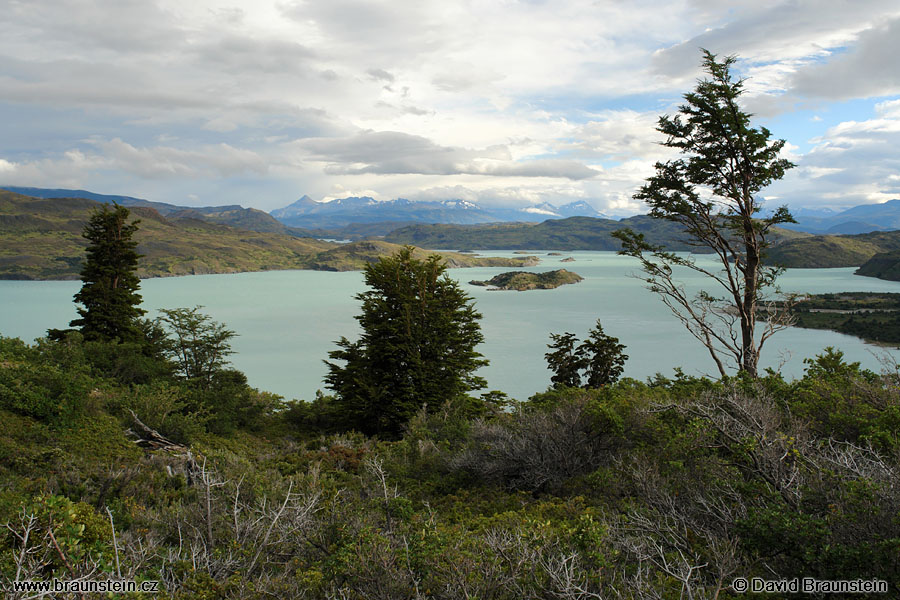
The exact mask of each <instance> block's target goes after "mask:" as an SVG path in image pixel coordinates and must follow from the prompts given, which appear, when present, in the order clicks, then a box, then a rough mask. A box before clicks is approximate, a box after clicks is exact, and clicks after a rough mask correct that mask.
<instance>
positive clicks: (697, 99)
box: [613, 50, 794, 377]
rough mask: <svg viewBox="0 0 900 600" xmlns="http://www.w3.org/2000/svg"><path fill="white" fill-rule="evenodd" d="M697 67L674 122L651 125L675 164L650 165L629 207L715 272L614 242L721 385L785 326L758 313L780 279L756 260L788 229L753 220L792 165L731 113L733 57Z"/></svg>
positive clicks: (753, 364)
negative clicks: (698, 287)
mask: <svg viewBox="0 0 900 600" xmlns="http://www.w3.org/2000/svg"><path fill="white" fill-rule="evenodd" d="M703 57H704V58H703V67H704V69H705V70H706V72H707V74H708V77H707V78H705V79H703V80H701V81H700V82H699V83H698V84H697V87H696V88H695V90H694V91H693V92H691V93H688V94H685V96H684V99H685V104H683V105H682V106H680V107H679V109H678V112H679V114H678V115H676V116H674V117H670V116H663V117H660V119H659V124H658V126H657V130H658V131H660V132H661V133H663V134H664V135H665V136H666V141H665V142H663V145H665V146H667V147H669V148H676V149H678V150H679V152H680V153H681V156H680V157H679V158H677V159H674V160H669V161H666V162H658V163H656V174H655V175H653V176H652V177H650V178H649V179H648V180H647V183H646V184H645V185H644V186H643V187H641V189H640V190H639V191H638V192H637V194H635V196H634V198H635V199H637V200H643V201H645V202H646V203H647V204H649V205H650V209H651V210H650V215H651V216H652V217H656V218H660V219H666V220H669V221H673V222H675V223H678V224H679V225H681V226H682V227H683V228H684V231H685V232H686V234H687V235H688V237H689V241H690V243H691V244H693V245H695V246H697V247H699V248H702V249H704V250H705V251H711V252H712V253H713V256H714V257H715V259H716V266H715V267H711V268H708V267H706V266H703V265H702V264H698V263H697V261H696V260H695V259H694V257H693V256H681V255H677V254H675V253H672V252H666V251H665V250H664V249H663V248H662V247H660V246H653V245H651V244H649V243H647V242H646V241H645V239H644V236H643V235H642V234H637V233H635V232H633V231H631V230H629V229H623V230H620V231H617V232H615V233H614V234H613V235H615V236H616V237H617V238H619V240H621V242H622V250H621V251H620V253H621V254H625V255H628V256H633V257H635V258H637V259H638V260H640V261H641V266H642V270H643V274H642V275H641V276H640V278H641V279H643V280H644V281H646V282H647V284H648V287H649V289H650V290H652V291H653V292H656V293H657V294H659V295H660V297H661V298H662V301H663V302H664V303H665V304H666V305H667V306H668V307H669V308H670V309H672V311H673V312H674V313H675V315H676V316H677V317H678V318H679V319H680V320H681V321H682V323H684V325H685V326H686V327H687V329H688V330H689V331H690V332H691V334H693V335H694V337H696V338H697V339H698V340H700V342H702V343H703V345H704V346H706V348H707V350H708V351H709V353H710V355H711V356H712V359H713V361H714V362H715V364H716V367H717V368H718V370H719V373H720V374H721V375H722V376H724V375H726V374H727V368H728V367H730V366H734V367H736V368H738V369H740V370H743V371H745V372H746V373H748V374H749V375H751V376H753V377H756V375H757V370H758V365H759V355H760V351H761V350H762V347H763V345H764V344H765V342H766V340H767V339H768V338H769V337H770V336H771V335H772V334H773V333H775V332H776V331H778V330H779V329H781V328H783V327H784V326H786V325H787V316H786V313H781V314H777V313H776V312H775V311H773V310H768V311H762V310H761V308H762V304H764V303H765V302H766V296H765V291H766V289H767V288H769V287H772V286H774V283H775V280H776V278H777V277H778V275H779V274H780V272H781V269H779V268H776V267H774V266H769V265H766V264H765V263H764V258H765V250H766V248H767V247H768V246H769V244H770V241H769V236H770V235H771V233H772V228H773V227H774V226H776V225H778V224H780V223H793V222H794V219H793V218H792V217H791V214H790V213H789V212H788V210H787V207H780V208H778V209H777V210H775V211H774V212H772V213H771V214H770V215H769V216H767V217H764V218H763V217H761V215H760V211H761V210H762V200H761V199H760V198H759V196H758V194H759V192H760V191H761V190H762V189H763V188H765V187H766V186H768V185H769V184H771V183H772V182H773V181H776V180H778V179H781V178H782V177H783V176H784V173H785V171H786V170H787V169H790V168H791V167H793V166H794V165H793V164H792V163H791V162H790V161H788V160H786V159H784V158H780V152H781V150H782V148H783V147H784V140H774V141H773V140H771V139H770V137H771V133H770V132H769V130H768V129H766V128H765V127H760V128H754V127H752V126H751V125H750V117H751V116H752V115H750V114H748V113H746V112H745V111H744V110H743V109H742V108H741V106H740V103H739V100H740V97H741V94H742V93H743V92H744V81H743V80H742V79H737V80H734V79H733V78H732V74H731V67H732V65H734V63H735V61H736V60H737V59H736V57H734V56H729V57H727V58H725V59H724V60H722V61H719V60H717V59H716V55H714V54H712V53H710V52H709V51H706V50H704V51H703ZM679 267H683V268H686V269H691V270H693V271H696V272H698V273H701V274H702V275H704V276H706V277H707V278H709V280H710V281H712V282H713V283H714V284H715V290H714V291H712V292H710V291H705V290H704V291H700V292H699V293H697V294H696V295H693V294H691V293H689V292H688V291H686V289H685V287H684V285H683V284H682V283H681V282H679V281H678V279H677V275H676V269H677V268H679ZM769 308H771V307H769ZM760 319H764V323H765V326H764V327H763V328H762V331H760V330H759V328H757V324H758V321H759V320H760Z"/></svg>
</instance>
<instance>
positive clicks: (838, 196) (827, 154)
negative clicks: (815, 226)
mask: <svg viewBox="0 0 900 600" xmlns="http://www.w3.org/2000/svg"><path fill="white" fill-rule="evenodd" d="M898 104H900V101H890V102H885V103H882V104H880V105H878V110H877V113H876V115H875V117H874V118H872V119H867V120H863V121H845V122H843V123H839V124H837V125H835V126H834V127H831V128H829V129H828V130H827V131H826V132H825V134H824V135H823V136H821V137H820V138H817V139H816V140H814V142H815V146H814V147H813V149H812V150H811V151H810V152H808V153H806V154H805V155H803V156H800V157H799V158H796V159H795V162H796V163H797V168H796V169H794V170H793V171H789V172H788V175H787V177H786V178H785V180H784V181H782V182H780V183H778V184H776V185H774V186H773V188H772V189H775V190H778V191H779V193H780V194H781V195H782V196H783V197H785V198H786V199H787V200H788V201H789V202H790V203H791V204H792V205H796V206H803V207H808V206H820V205H825V206H830V207H835V208H841V207H850V206H854V205H857V204H868V203H872V202H884V201H886V200H891V199H894V198H900V185H898V180H897V173H900V144H897V140H898V139H900V111H897V110H896V109H897V106H898Z"/></svg>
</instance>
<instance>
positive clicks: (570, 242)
mask: <svg viewBox="0 0 900 600" xmlns="http://www.w3.org/2000/svg"><path fill="white" fill-rule="evenodd" d="M623 227H630V228H631V229H633V230H635V231H637V232H638V233H643V234H644V235H645V236H646V237H647V240H648V241H649V242H650V243H652V244H658V245H662V246H665V247H666V248H668V249H670V250H679V251H694V252H705V251H706V249H704V248H702V247H697V246H693V245H691V244H689V243H688V238H687V236H686V235H685V234H684V232H683V230H682V229H681V228H680V227H679V226H678V225H676V224H675V223H672V222H671V221H665V220H662V219H654V218H652V217H649V216H647V215H638V216H636V217H628V218H626V219H622V220H621V221H613V220H612V219H597V218H592V217H569V218H567V219H557V220H548V221H544V222H543V223H536V224H533V223H494V224H487V225H424V224H420V225H410V226H408V227H403V228H401V229H398V230H396V231H393V232H391V233H389V234H387V235H386V236H384V239H385V240H387V241H389V242H394V243H397V244H413V245H415V246H421V247H423V248H459V249H465V250H527V249H541V250H619V248H620V247H621V244H620V242H619V240H617V239H616V238H614V237H612V235H611V233H612V232H613V231H615V230H617V229H622V228H623ZM805 235H806V234H802V233H796V232H789V231H783V230H781V231H778V235H777V236H776V241H779V240H782V239H790V238H793V237H797V236H805Z"/></svg>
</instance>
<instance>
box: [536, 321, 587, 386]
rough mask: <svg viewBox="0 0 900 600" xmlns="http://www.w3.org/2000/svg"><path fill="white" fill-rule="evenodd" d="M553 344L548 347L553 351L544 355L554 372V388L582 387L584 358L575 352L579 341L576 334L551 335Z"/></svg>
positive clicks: (552, 379)
mask: <svg viewBox="0 0 900 600" xmlns="http://www.w3.org/2000/svg"><path fill="white" fill-rule="evenodd" d="M550 339H551V340H552V342H551V343H550V344H547V347H548V348H550V349H551V350H552V352H548V353H546V354H544V358H545V359H547V366H548V367H549V368H550V370H551V371H553V376H552V377H551V378H550V381H551V382H553V386H554V387H573V388H578V387H581V371H582V369H584V367H585V364H584V357H583V356H581V355H579V354H578V353H577V352H576V350H575V343H576V342H577V341H578V340H577V338H576V337H575V334H574V333H568V332H566V333H560V334H557V333H551V334H550Z"/></svg>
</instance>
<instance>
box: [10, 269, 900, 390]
mask: <svg viewBox="0 0 900 600" xmlns="http://www.w3.org/2000/svg"><path fill="white" fill-rule="evenodd" d="M482 254H484V255H489V256H513V254H511V253H509V252H483V253H482ZM536 254H541V255H542V261H541V264H540V265H539V266H536V267H530V268H527V269H526V270H529V271H545V270H552V269H558V268H561V267H564V268H567V269H569V270H572V271H575V272H576V273H578V274H579V275H582V276H583V277H584V281H582V282H581V283H578V284H575V285H567V286H562V287H560V288H557V289H555V290H534V291H528V292H511V291H504V292H498V291H493V292H492V291H488V290H487V289H486V288H483V287H477V286H473V285H469V283H468V282H469V281H470V280H472V279H480V280H483V279H489V278H490V277H493V276H494V275H496V274H498V273H502V272H504V271H507V270H509V269H508V268H494V267H492V268H476V269H453V270H451V271H450V274H451V276H453V277H454V278H456V279H458V280H459V281H460V282H461V283H462V286H463V288H464V289H465V290H466V291H467V292H468V293H469V294H470V295H471V296H472V297H473V298H474V299H475V303H476V306H477V308H478V310H479V311H480V312H481V313H482V314H483V315H484V318H483V320H482V322H481V325H482V331H483V332H484V336H485V343H484V344H483V345H482V346H481V347H480V348H479V350H480V351H481V352H482V354H484V355H485V357H487V358H488V359H489V360H490V363H491V364H490V366H489V367H486V368H485V369H483V370H482V371H481V372H480V373H481V375H483V376H484V377H486V378H487V380H488V384H489V389H499V390H503V391H505V392H507V393H508V394H510V395H511V396H513V397H515V398H519V399H525V398H527V397H528V396H529V395H531V394H533V393H535V392H537V391H542V390H544V389H546V388H547V386H548V384H549V382H550V372H549V371H548V370H547V368H546V364H545V362H544V353H545V352H546V351H547V347H546V346H547V343H548V341H549V334H550V333H562V332H564V331H571V332H573V333H575V334H576V335H577V336H578V337H579V338H583V337H584V336H585V335H586V334H587V331H588V330H589V329H590V328H591V327H592V326H593V325H594V323H596V321H597V319H600V320H601V322H602V324H603V328H604V330H605V332H606V333H607V334H609V335H613V336H616V337H618V338H619V340H620V342H621V343H623V344H625V346H626V347H627V348H626V353H627V354H628V355H629V357H630V358H629V360H628V362H627V363H626V364H625V375H627V376H630V377H636V378H640V379H643V378H646V377H649V376H652V375H654V374H655V373H662V374H664V375H672V373H673V370H674V368H675V367H681V368H683V369H684V371H685V372H686V373H688V374H694V375H702V374H709V375H715V366H714V365H713V363H712V360H711V359H710V357H709V355H708V353H707V352H706V350H705V349H704V348H703V347H702V346H701V345H700V344H699V343H698V342H697V341H696V340H695V339H694V338H693V337H691V336H690V334H688V333H687V332H686V331H685V330H684V328H683V326H682V325H681V324H680V323H679V322H678V321H677V320H676V319H675V318H674V317H673V316H672V315H671V314H670V313H669V312H668V309H666V307H665V306H663V304H662V303H661V302H660V301H659V299H658V298H657V297H656V296H655V295H654V294H652V293H650V292H649V291H647V290H646V289H645V288H644V284H643V283H642V282H641V281H638V280H637V279H634V278H633V277H629V274H631V273H634V272H635V271H636V270H637V261H635V260H634V259H631V258H629V257H624V256H618V255H616V254H615V253H613V252H571V253H566V255H565V256H572V257H574V258H575V261H574V262H568V263H560V260H561V259H562V258H565V256H559V257H552V256H546V252H541V253H537V252H536ZM701 260H703V261H708V260H709V259H708V258H701ZM853 270H854V269H852V268H849V269H791V270H789V271H788V272H787V273H786V274H785V275H784V276H783V277H782V279H781V280H780V285H781V287H782V288H783V289H784V290H785V291H793V292H808V293H824V292H843V291H879V292H900V283H896V282H890V281H882V280H879V279H874V278H870V277H859V276H856V275H853ZM685 282H686V284H687V285H688V287H689V288H691V287H696V286H697V285H698V284H699V283H700V282H702V279H701V278H697V277H690V278H686V279H685ZM80 285H81V284H80V282H78V281H42V282H33V281H0V334H2V335H4V336H7V337H20V338H22V339H24V340H27V341H31V340H32V339H34V338H36V337H38V336H41V335H43V334H44V333H45V332H46V330H47V329H48V328H51V327H56V328H65V327H66V326H67V324H68V322H69V321H70V320H71V319H73V318H74V317H75V316H76V313H75V307H74V304H73V303H72V296H73V295H74V294H75V292H77V291H78V289H79V288H80ZM364 288H365V286H364V285H363V278H362V273H360V272H349V273H326V272H318V271H269V272H265V273H240V274H233V275H196V276H191V277H172V278H162V279H147V280H144V281H143V282H142V283H141V294H142V295H143V297H144V305H143V307H144V308H145V309H146V310H147V311H148V316H154V317H155V316H157V314H158V313H157V312H156V310H157V309H159V308H176V307H192V306H195V305H198V304H201V305H203V306H204V307H205V308H204V309H203V312H205V313H207V314H209V315H211V316H212V317H213V318H214V319H215V320H217V321H220V322H223V323H225V324H227V326H228V327H229V328H230V329H233V330H234V331H236V332H237V333H238V334H239V337H237V338H235V340H234V343H233V347H234V350H235V351H236V354H235V355H233V356H232V362H233V364H234V366H235V367H236V368H238V369H240V370H242V371H244V372H245V373H246V374H247V376H248V377H249V379H250V383H251V384H252V385H254V386H255V387H258V388H261V389H265V390H269V391H272V392H275V393H278V394H281V395H283V396H285V397H286V398H302V399H307V400H308V399H311V398H313V397H314V395H315V392H316V390H317V389H320V388H323V384H322V379H323V376H324V375H325V373H326V368H325V365H324V363H323V362H322V361H323V359H325V358H326V357H327V353H328V351H329V350H333V349H335V346H334V340H337V339H338V338H340V337H341V336H346V337H348V338H350V339H354V338H355V337H356V336H357V334H358V331H359V330H358V326H357V322H356V320H355V319H354V318H353V317H354V315H356V314H358V312H359V303H358V301H357V300H356V299H355V298H354V295H355V294H357V293H359V292H361V291H364ZM826 346H834V347H837V348H839V349H841V350H843V351H844V353H845V354H846V356H847V357H848V358H849V359H852V360H854V361H860V362H862V363H863V364H864V365H865V366H867V367H869V368H873V369H878V368H879V366H880V364H879V361H878V356H879V355H881V354H884V353H885V352H888V351H887V350H884V349H882V348H879V347H876V346H873V345H869V344H865V343H863V342H862V341H861V340H859V339H857V338H854V337H850V336H845V335H841V334H838V333H833V332H829V331H816V330H809V329H795V328H792V329H788V330H786V331H783V332H781V333H779V334H777V335H776V336H775V337H773V338H772V339H771V340H769V342H768V343H767V345H766V347H765V349H764V350H763V361H762V364H763V366H771V367H773V368H779V367H780V368H781V371H782V372H783V373H784V374H785V375H786V376H788V377H796V376H799V375H801V374H802V373H803V359H804V358H807V357H811V356H814V355H815V354H818V353H820V352H821V351H822V349H823V348H825V347H826ZM890 353H891V355H892V356H893V357H894V358H897V359H900V352H897V351H896V350H890Z"/></svg>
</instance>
